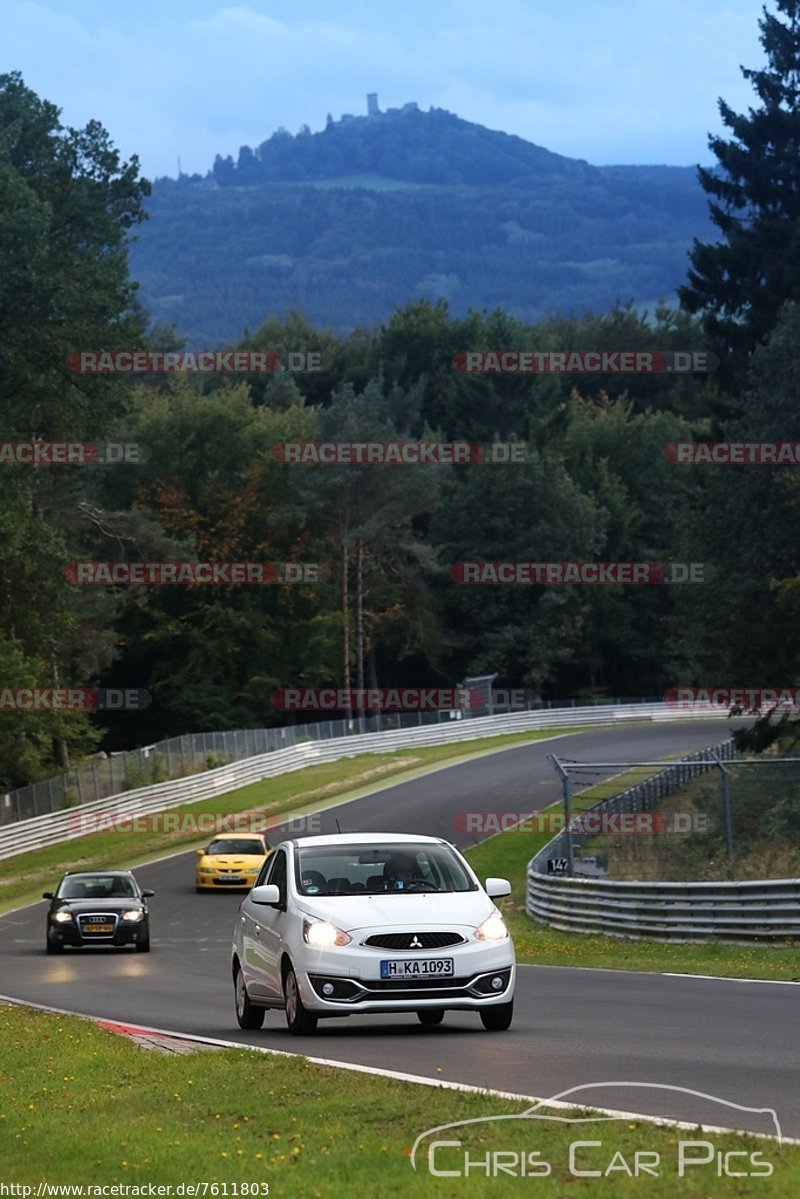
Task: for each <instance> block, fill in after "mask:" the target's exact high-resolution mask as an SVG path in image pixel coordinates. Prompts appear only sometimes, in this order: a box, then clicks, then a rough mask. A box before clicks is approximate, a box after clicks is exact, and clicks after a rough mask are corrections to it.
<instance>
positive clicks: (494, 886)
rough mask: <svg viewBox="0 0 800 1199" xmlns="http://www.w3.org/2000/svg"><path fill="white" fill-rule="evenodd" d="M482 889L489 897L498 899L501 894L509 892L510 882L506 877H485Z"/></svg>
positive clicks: (508, 893)
mask: <svg viewBox="0 0 800 1199" xmlns="http://www.w3.org/2000/svg"><path fill="white" fill-rule="evenodd" d="M483 889H484V891H485V892H486V894H487V895H488V896H489V898H490V899H499V898H500V897H501V896H502V895H510V894H511V883H510V882H509V881H508V879H507V878H487V880H486V882H485V883H484V884H483Z"/></svg>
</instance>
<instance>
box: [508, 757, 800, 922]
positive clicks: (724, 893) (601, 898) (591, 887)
mask: <svg viewBox="0 0 800 1199" xmlns="http://www.w3.org/2000/svg"><path fill="white" fill-rule="evenodd" d="M702 754H707V755H709V756H708V757H707V758H706V760H705V761H703V760H702ZM711 755H717V760H718V761H719V760H722V761H727V762H732V761H735V759H736V757H737V755H736V752H735V750H734V748H733V742H726V743H724V744H722V745H716V746H713V747H711V749H709V750H705V751H701V753H700V754H692V755H690V756H689V757H687V758H684V759H683V760H681V761H679V762H673V763H668V764H667V763H665V769H664V770H663V771H662V772H661V773H660V774H658V775H655V776H653V777H651V778H648V779H644V780H643V781H642V782H641V783H637V784H636V785H635V786H634V787H628V788H626V789H625V790H624V791H622V792H620V793H619V794H618V795H615V796H613V797H612V798H610V799H605V800H603V801H602V802H601V803H598V804H597V805H595V807H593V808H590V809H589V811H591V812H641V811H649V810H651V809H653V808H655V807H657V806H658V804H659V802H660V800H661V799H662V798H663V797H664V796H665V795H668V794H670V792H672V791H674V790H675V789H676V787H678V786H681V785H682V784H683V783H684V782H687V781H688V780H690V779H692V778H695V777H697V776H698V774H701V773H703V772H705V771H707V770H709V769H713V768H714V765H715V761H714V758H713V757H712V756H711ZM576 839H577V840H579V841H580V842H583V841H584V840H585V839H586V838H585V837H582V836H581V837H579V838H576ZM568 848H569V850H570V852H569V858H570V860H571V858H572V854H571V848H572V847H571V845H570V846H569V847H568V845H567V836H566V833H565V832H563V831H562V832H560V833H559V834H558V835H557V836H556V837H554V838H553V839H552V840H551V841H549V842H548V844H547V845H546V846H545V847H544V848H543V849H541V850H540V851H539V853H537V854H536V856H535V857H534V858H532V859H531V861H530V862H529V863H528V870H527V889H526V903H525V907H526V911H527V913H528V915H529V916H533V917H534V918H535V919H537V920H542V921H544V922H545V923H546V924H548V925H550V927H551V928H555V929H559V930H561V931H563V932H580V933H604V934H605V935H607V936H615V937H628V938H630V939H633V940H641V939H650V940H658V941H684V942H691V941H704V940H717V941H728V942H762V941H786V940H789V939H793V938H800V879H765V880H763V881H756V882H702V883H699V882H639V881H636V882H617V881H613V880H611V879H608V878H587V877H577V878H576V877H573V878H565V877H563V876H558V875H551V874H547V873H545V871H546V870H547V865H546V863H547V859H548V858H557V857H561V856H562V855H565V854H566V853H567V850H568ZM576 861H578V859H576Z"/></svg>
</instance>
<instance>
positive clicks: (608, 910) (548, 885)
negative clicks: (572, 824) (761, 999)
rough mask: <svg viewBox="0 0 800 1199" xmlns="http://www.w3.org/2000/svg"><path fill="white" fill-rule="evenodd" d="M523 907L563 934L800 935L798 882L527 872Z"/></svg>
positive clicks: (674, 937)
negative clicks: (615, 878) (618, 879)
mask: <svg viewBox="0 0 800 1199" xmlns="http://www.w3.org/2000/svg"><path fill="white" fill-rule="evenodd" d="M527 911H528V914H529V915H530V916H535V917H536V918H537V919H539V920H544V921H546V922H547V924H549V925H550V927H551V928H557V929H561V930H563V931H565V932H580V933H605V934H606V935H610V936H615V937H631V938H633V939H634V940H639V939H642V938H651V939H653V940H658V941H705V940H709V939H713V940H718V941H745V942H746V941H750V942H753V941H785V940H787V939H788V938H793V937H800V879H797V878H794V879H767V880H765V881H764V882H741V883H633V882H631V883H615V882H611V881H609V880H608V879H591V878H570V879H561V878H558V877H553V876H550V877H548V876H547V875H543V874H538V873H536V872H535V871H531V870H530V867H529V870H528V895H527Z"/></svg>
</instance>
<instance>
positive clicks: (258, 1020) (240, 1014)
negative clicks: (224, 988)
mask: <svg viewBox="0 0 800 1199" xmlns="http://www.w3.org/2000/svg"><path fill="white" fill-rule="evenodd" d="M233 991H234V997H235V1000H236V1019H237V1020H238V1021H239V1027H240V1028H248V1029H252V1028H261V1026H262V1024H263V1023H264V1016H265V1014H266V1013H265V1011H264V1008H263V1007H254V1006H253V1004H252V1003H251V1002H250V996H249V995H248V994H247V987H246V986H245V985H244V975H243V974H242V971H241V968H240V967H239V965H238V964H237V966H236V975H235V977H234V981H233Z"/></svg>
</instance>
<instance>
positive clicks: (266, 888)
mask: <svg viewBox="0 0 800 1199" xmlns="http://www.w3.org/2000/svg"><path fill="white" fill-rule="evenodd" d="M250 898H251V899H252V901H253V903H264V904H268V905H269V906H270V907H274V906H275V904H276V903H280V901H281V893H280V889H279V888H278V887H276V886H275V884H274V883H264V884H263V886H261V887H253V890H252V891H251V892H250Z"/></svg>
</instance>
